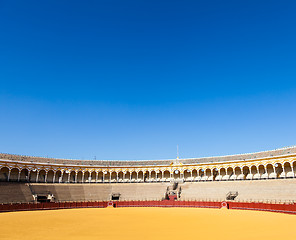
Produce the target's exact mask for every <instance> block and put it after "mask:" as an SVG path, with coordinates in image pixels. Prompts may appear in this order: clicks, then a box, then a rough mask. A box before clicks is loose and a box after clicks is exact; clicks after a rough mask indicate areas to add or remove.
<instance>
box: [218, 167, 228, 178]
mask: <svg viewBox="0 0 296 240" xmlns="http://www.w3.org/2000/svg"><path fill="white" fill-rule="evenodd" d="M219 175H220V176H221V177H220V180H225V178H227V174H226V169H225V168H224V167H222V168H220V174H219ZM225 176H226V177H225Z"/></svg>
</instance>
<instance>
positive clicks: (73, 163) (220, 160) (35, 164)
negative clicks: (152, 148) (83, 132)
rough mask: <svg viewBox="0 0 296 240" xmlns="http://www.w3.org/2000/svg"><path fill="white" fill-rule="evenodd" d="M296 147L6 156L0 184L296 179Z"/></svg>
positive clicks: (0, 167)
mask: <svg viewBox="0 0 296 240" xmlns="http://www.w3.org/2000/svg"><path fill="white" fill-rule="evenodd" d="M295 171H296V147H288V148H282V149H277V150H272V151H265V152H258V153H250V154H240V155H231V156H221V157H209V158H196V159H175V160H155V161H153V160H150V161H95V160H67V159H51V158H38V157H28V156H20V155H12V154H0V181H13V182H26V181H29V182H39V183H112V182H113V183H114V182H117V183H121V182H129V183H132V182H170V181H172V180H180V181H185V182H186V181H187V182H196V181H233V180H254V179H276V178H294V177H295Z"/></svg>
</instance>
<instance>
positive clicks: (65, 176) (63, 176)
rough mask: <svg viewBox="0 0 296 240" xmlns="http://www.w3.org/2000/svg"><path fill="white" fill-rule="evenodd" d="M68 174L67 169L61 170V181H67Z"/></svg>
mask: <svg viewBox="0 0 296 240" xmlns="http://www.w3.org/2000/svg"><path fill="white" fill-rule="evenodd" d="M69 175H70V172H69V170H65V171H64V172H63V175H62V181H61V182H63V183H67V182H68V180H69Z"/></svg>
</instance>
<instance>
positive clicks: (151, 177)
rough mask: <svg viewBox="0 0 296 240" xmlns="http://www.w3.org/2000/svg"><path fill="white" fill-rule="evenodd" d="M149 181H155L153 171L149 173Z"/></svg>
mask: <svg viewBox="0 0 296 240" xmlns="http://www.w3.org/2000/svg"><path fill="white" fill-rule="evenodd" d="M150 180H151V181H155V180H156V172H155V171H154V170H153V171H151V173H150Z"/></svg>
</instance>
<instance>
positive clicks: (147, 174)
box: [144, 171, 150, 182]
mask: <svg viewBox="0 0 296 240" xmlns="http://www.w3.org/2000/svg"><path fill="white" fill-rule="evenodd" d="M146 181H150V173H149V171H145V173H144V182H146Z"/></svg>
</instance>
